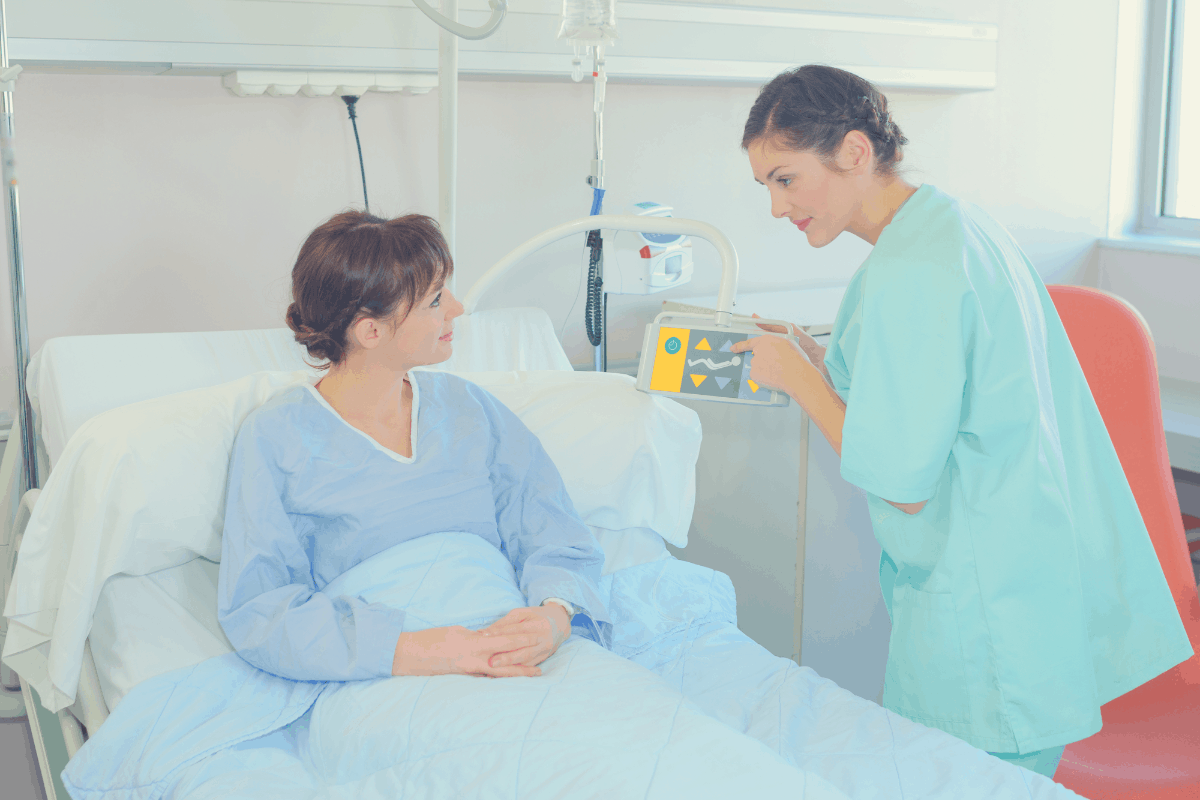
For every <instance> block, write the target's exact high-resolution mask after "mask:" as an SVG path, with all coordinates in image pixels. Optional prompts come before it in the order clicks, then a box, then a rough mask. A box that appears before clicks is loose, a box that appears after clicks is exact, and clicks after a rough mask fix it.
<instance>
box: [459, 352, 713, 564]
mask: <svg viewBox="0 0 1200 800" xmlns="http://www.w3.org/2000/svg"><path fill="white" fill-rule="evenodd" d="M460 374H461V377H463V378H466V379H467V380H469V381H473V382H475V383H477V384H478V385H480V386H482V387H483V388H484V389H487V390H488V391H489V392H491V393H492V394H493V395H495V396H496V398H497V399H498V400H499V401H500V402H502V403H504V404H505V405H506V406H508V407H509V408H510V409H512V411H513V412H514V413H516V415H517V416H518V417H520V419H521V421H522V422H524V423H525V424H526V425H527V426H528V427H529V429H530V430H531V431H533V433H534V434H535V435H536V436H537V437H538V438H539V439H540V440H541V442H542V446H543V447H545V448H546V452H547V453H548V454H549V455H550V458H551V459H552V460H553V461H554V465H555V466H556V467H558V471H559V473H561V474H562V478H563V483H565V484H566V486H567V492H568V493H569V494H570V495H571V501H572V502H573V503H574V504H575V508H576V510H577V511H578V512H579V515H580V516H581V517H583V520H584V522H586V523H587V524H588V525H591V526H593V527H594V528H601V529H605V530H608V531H620V530H626V529H629V528H647V529H649V530H652V531H654V532H655V533H657V534H658V535H659V536H661V537H662V538H664V539H666V540H667V541H668V542H670V543H671V544H673V545H675V546H676V547H685V546H686V545H687V534H688V528H689V527H691V524H692V510H693V508H694V506H695V504H696V459H697V457H698V456H699V455H700V419H699V417H697V416H696V412H695V411H692V410H691V409H690V408H687V407H686V406H683V405H680V404H679V403H676V402H675V401H674V400H669V399H667V398H665V397H658V396H655V395H649V394H645V393H644V392H639V391H638V390H637V389H636V388H635V387H634V379H633V378H631V377H629V376H628V375H617V374H614V373H607V372H557V371H554V372H551V371H545V372H464V373H460Z"/></svg>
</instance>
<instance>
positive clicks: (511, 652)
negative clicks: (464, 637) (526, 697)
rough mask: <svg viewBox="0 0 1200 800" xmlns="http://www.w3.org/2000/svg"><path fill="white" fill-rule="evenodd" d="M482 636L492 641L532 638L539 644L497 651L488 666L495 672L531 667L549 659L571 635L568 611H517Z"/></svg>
mask: <svg viewBox="0 0 1200 800" xmlns="http://www.w3.org/2000/svg"><path fill="white" fill-rule="evenodd" d="M480 633H482V634H484V635H485V636H488V637H490V638H493V639H503V638H507V637H514V636H533V637H534V638H535V639H536V642H535V643H533V644H530V645H526V646H524V647H519V648H510V647H508V646H507V645H505V646H504V647H502V648H501V647H498V648H497V649H496V650H497V655H494V656H492V657H491V659H490V660H489V661H488V664H489V665H491V666H492V667H494V668H496V669H501V668H508V667H511V666H513V665H525V666H527V667H532V666H534V665H535V664H540V663H542V662H543V661H545V660H546V659H547V658H549V657H550V656H552V655H554V651H555V650H557V649H558V646H559V645H560V644H562V643H563V642H564V641H566V639H567V637H568V636H570V635H571V619H570V617H568V616H567V610H566V609H565V608H563V607H562V606H560V605H557V604H555V603H549V604H547V605H544V606H538V607H536V608H514V609H513V610H512V611H510V612H508V613H507V614H505V615H504V617H503V618H502V619H498V620H496V621H495V622H493V623H492V624H491V625H489V626H488V627H486V628H484V629H483V630H482V631H480Z"/></svg>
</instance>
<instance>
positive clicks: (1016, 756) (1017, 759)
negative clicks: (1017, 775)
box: [990, 745, 1066, 778]
mask: <svg viewBox="0 0 1200 800" xmlns="http://www.w3.org/2000/svg"><path fill="white" fill-rule="evenodd" d="M1065 748H1066V745H1062V746H1061V747H1047V748H1046V749H1045V750H1034V751H1033V752H1032V753H991V754H990V755H993V756H995V757H996V758H998V759H1000V760H1001V761H1007V762H1008V763H1010V764H1016V765H1017V766H1018V767H1024V768H1025V769H1027V770H1029V771H1030V772H1036V773H1038V774H1039V775H1045V776H1046V777H1047V778H1053V777H1054V771H1055V770H1057V769H1058V760H1059V759H1060V758H1062V754H1063V750H1064V749H1065Z"/></svg>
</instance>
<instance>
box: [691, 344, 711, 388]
mask: <svg viewBox="0 0 1200 800" xmlns="http://www.w3.org/2000/svg"><path fill="white" fill-rule="evenodd" d="M696 349H697V350H699V349H700V348H696ZM709 349H710V350H711V349H712V348H711V347H710V348H709ZM688 377H689V378H691V379H692V383H694V384H696V385H697V386H699V385H700V384H702V383H704V379H705V378H707V377H708V376H707V375H689V376H688Z"/></svg>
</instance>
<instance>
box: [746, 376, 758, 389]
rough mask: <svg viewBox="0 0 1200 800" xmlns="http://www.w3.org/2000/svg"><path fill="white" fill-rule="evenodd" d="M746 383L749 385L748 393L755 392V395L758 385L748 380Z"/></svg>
mask: <svg viewBox="0 0 1200 800" xmlns="http://www.w3.org/2000/svg"><path fill="white" fill-rule="evenodd" d="M746 383H748V384H750V391H752V392H755V393H757V392H758V384H757V383H755V382H754V381H752V380H750V379H749V378H747V379H746Z"/></svg>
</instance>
